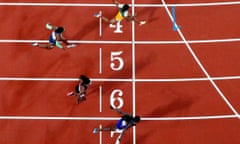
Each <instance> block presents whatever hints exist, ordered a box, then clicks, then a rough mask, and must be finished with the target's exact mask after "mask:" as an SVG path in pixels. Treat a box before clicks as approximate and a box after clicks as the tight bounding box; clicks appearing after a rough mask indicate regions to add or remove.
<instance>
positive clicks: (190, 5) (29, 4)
mask: <svg viewBox="0 0 240 144" xmlns="http://www.w3.org/2000/svg"><path fill="white" fill-rule="evenodd" d="M239 4H240V1H235V2H206V3H182V4H166V5H165V6H167V7H172V6H175V7H200V6H224V5H239ZM0 6H45V7H49V6H51V7H115V5H114V4H97V3H95V4H94V3H93V4H90V3H31V2H29V3H25V2H24V3H15V2H1V3H0ZM130 6H131V5H130ZM135 7H164V5H163V4H135Z"/></svg>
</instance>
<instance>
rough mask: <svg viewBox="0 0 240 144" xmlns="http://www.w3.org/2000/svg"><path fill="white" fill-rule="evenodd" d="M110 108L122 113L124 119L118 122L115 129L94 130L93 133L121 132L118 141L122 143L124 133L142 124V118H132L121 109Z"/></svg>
mask: <svg viewBox="0 0 240 144" xmlns="http://www.w3.org/2000/svg"><path fill="white" fill-rule="evenodd" d="M110 108H111V109H113V110H114V111H116V112H118V113H120V114H121V115H122V117H121V118H120V119H119V120H118V121H117V124H116V125H115V126H114V127H108V128H107V127H106V128H94V129H93V133H97V132H99V131H121V133H120V136H119V137H118V139H117V141H118V142H120V141H121V139H122V136H123V134H124V132H125V131H126V130H128V129H129V128H131V127H133V126H136V124H137V123H138V122H140V120H141V118H140V116H132V115H130V114H128V113H126V112H123V111H121V110H119V109H114V108H113V107H110Z"/></svg>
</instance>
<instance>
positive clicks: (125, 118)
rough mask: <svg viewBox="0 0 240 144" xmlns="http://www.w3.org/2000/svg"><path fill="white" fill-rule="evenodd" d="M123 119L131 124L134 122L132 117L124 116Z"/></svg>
mask: <svg viewBox="0 0 240 144" xmlns="http://www.w3.org/2000/svg"><path fill="white" fill-rule="evenodd" d="M122 119H123V120H125V121H127V122H130V121H131V120H132V117H131V116H130V115H124V116H122Z"/></svg>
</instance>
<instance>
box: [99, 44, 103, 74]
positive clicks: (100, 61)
mask: <svg viewBox="0 0 240 144" xmlns="http://www.w3.org/2000/svg"><path fill="white" fill-rule="evenodd" d="M99 74H102V48H99Z"/></svg>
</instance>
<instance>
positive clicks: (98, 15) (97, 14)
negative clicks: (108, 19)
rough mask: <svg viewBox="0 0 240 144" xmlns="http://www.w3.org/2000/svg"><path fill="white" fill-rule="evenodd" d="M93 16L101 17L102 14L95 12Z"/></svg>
mask: <svg viewBox="0 0 240 144" xmlns="http://www.w3.org/2000/svg"><path fill="white" fill-rule="evenodd" d="M93 16H94V17H96V18H100V17H101V15H100V14H99V13H96V14H93Z"/></svg>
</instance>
